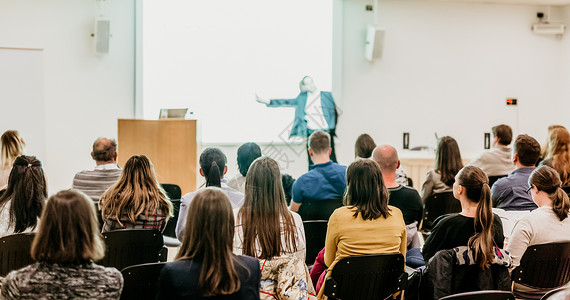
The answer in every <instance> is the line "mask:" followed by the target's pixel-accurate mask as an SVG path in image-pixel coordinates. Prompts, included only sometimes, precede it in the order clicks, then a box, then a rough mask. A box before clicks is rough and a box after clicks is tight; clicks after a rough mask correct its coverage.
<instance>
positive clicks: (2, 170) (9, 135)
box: [0, 130, 26, 191]
mask: <svg viewBox="0 0 570 300" xmlns="http://www.w3.org/2000/svg"><path fill="white" fill-rule="evenodd" d="M0 144H1V145H0V191H3V190H5V189H6V185H8V177H9V176H10V171H11V170H12V165H13V164H14V161H15V160H16V158H17V157H18V156H22V155H24V147H25V146H26V143H25V142H24V140H23V139H22V137H21V136H20V133H19V132H18V131H17V130H7V131H6V132H4V133H3V134H2V136H1V137H0Z"/></svg>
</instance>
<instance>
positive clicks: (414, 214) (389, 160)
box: [372, 145, 423, 228]
mask: <svg viewBox="0 0 570 300" xmlns="http://www.w3.org/2000/svg"><path fill="white" fill-rule="evenodd" d="M372 159H373V160H374V161H375V162H377V163H378V165H379V166H380V170H382V178H383V179H384V184H385V185H386V187H387V188H388V192H389V193H390V200H389V202H388V204H390V205H392V206H395V207H397V208H399V209H400V210H401V211H402V214H403V215H404V222H405V223H406V225H410V224H413V223H414V222H416V224H415V225H416V228H417V226H419V225H420V222H421V220H422V212H423V204H422V198H421V197H420V195H419V194H418V191H416V190H415V189H413V188H409V187H407V186H403V185H400V184H399V183H397V182H396V169H398V167H399V166H400V160H399V159H398V152H397V151H396V149H395V148H394V147H392V146H390V145H381V146H378V147H376V148H374V151H373V152H372Z"/></svg>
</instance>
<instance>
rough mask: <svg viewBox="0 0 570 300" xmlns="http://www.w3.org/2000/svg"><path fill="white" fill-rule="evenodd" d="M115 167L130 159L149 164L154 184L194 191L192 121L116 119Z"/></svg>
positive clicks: (194, 123)
mask: <svg viewBox="0 0 570 300" xmlns="http://www.w3.org/2000/svg"><path fill="white" fill-rule="evenodd" d="M118 142H119V145H118V148H119V149H118V153H119V159H118V161H119V165H120V166H124V165H125V163H126V162H127V160H128V159H129V158H130V157H131V156H133V155H137V154H138V155H142V154H144V155H146V156H148V157H149V158H150V160H151V161H152V164H153V165H154V170H155V172H156V176H157V177H158V182H160V183H173V184H177V185H179V186H180V188H181V189H182V195H184V194H185V193H189V192H192V191H195V190H196V170H198V168H197V165H196V120H138V119H119V141H118Z"/></svg>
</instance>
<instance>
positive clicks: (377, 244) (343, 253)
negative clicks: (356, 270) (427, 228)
mask: <svg viewBox="0 0 570 300" xmlns="http://www.w3.org/2000/svg"><path fill="white" fill-rule="evenodd" d="M346 181H347V187H346V193H345V196H344V200H343V202H344V204H345V205H346V206H344V207H341V208H339V209H337V210H335V211H334V213H333V214H332V215H331V217H330V219H329V226H328V230H327V237H326V242H325V264H326V265H327V266H328V267H329V269H328V271H327V275H326V276H329V275H330V272H331V270H332V269H333V268H334V265H335V264H336V263H337V262H338V261H339V260H340V259H342V258H344V257H347V256H353V255H365V254H382V253H398V252H399V253H401V254H402V255H404V257H405V255H406V224H405V223H404V218H403V216H402V212H401V211H400V210H399V209H398V208H396V207H393V206H389V205H388V197H389V194H388V191H387V190H386V187H385V186H384V180H383V179H382V173H381V172H380V167H379V166H378V164H376V162H374V161H372V160H369V159H361V160H357V161H355V162H353V163H352V164H350V166H348V169H347V171H346ZM326 276H321V278H319V283H320V282H324V278H325V277H326ZM319 283H317V286H319V285H320V284H319ZM323 291H324V287H323V288H321V290H320V291H319V299H322V298H323V295H322V294H323Z"/></svg>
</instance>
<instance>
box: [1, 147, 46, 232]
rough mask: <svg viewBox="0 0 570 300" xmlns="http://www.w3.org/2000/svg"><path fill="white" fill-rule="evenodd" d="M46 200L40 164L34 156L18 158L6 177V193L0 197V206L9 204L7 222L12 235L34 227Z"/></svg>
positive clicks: (43, 177)
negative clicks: (11, 229)
mask: <svg viewBox="0 0 570 300" xmlns="http://www.w3.org/2000/svg"><path fill="white" fill-rule="evenodd" d="M46 198H47V184H46V178H45V176H44V170H43V169H42V163H41V162H40V161H39V160H37V159H36V157H35V156H24V155H22V156H18V157H17V158H16V160H15V161H14V165H13V167H12V171H11V172H10V176H9V177H8V186H7V188H6V191H5V192H4V194H3V195H2V196H1V197H0V206H4V205H5V204H6V203H8V202H9V201H10V202H11V206H10V220H9V222H10V226H13V228H14V233H20V232H23V231H25V230H26V229H29V228H35V227H36V225H37V223H38V217H39V216H40V215H41V213H42V208H43V206H44V201H45V200H46Z"/></svg>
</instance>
